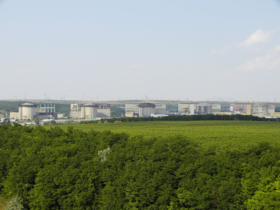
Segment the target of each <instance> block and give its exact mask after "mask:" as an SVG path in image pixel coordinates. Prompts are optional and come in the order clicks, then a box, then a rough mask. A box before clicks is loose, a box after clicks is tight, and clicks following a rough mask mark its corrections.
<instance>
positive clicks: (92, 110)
mask: <svg viewBox="0 0 280 210" xmlns="http://www.w3.org/2000/svg"><path fill="white" fill-rule="evenodd" d="M97 107H98V106H97V105H96V104H84V105H82V107H81V118H85V119H93V118H96V117H97Z"/></svg>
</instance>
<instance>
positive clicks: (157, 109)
mask: <svg viewBox="0 0 280 210" xmlns="http://www.w3.org/2000/svg"><path fill="white" fill-rule="evenodd" d="M143 104H151V103H140V104H139V103H133V104H125V116H126V117H140V107H141V106H144V105H143ZM139 105H140V106H139ZM153 105H154V113H152V114H149V115H148V116H152V115H165V114H166V104H159V103H157V104H153ZM142 108H143V107H142Z"/></svg>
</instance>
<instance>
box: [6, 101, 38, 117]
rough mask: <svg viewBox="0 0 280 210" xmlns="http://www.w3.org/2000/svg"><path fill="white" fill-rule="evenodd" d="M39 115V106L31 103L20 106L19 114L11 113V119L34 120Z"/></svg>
mask: <svg viewBox="0 0 280 210" xmlns="http://www.w3.org/2000/svg"><path fill="white" fill-rule="evenodd" d="M36 115H37V105H36V104H31V103H24V104H20V105H19V107H18V112H10V119H15V120H16V119H17V120H33V119H34V118H35V117H36Z"/></svg>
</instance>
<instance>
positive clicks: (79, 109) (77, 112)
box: [70, 103, 111, 119]
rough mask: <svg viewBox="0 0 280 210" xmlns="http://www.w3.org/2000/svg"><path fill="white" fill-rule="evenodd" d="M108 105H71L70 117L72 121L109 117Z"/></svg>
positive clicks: (109, 109)
mask: <svg viewBox="0 0 280 210" xmlns="http://www.w3.org/2000/svg"><path fill="white" fill-rule="evenodd" d="M110 107H111V106H110V104H107V103H98V104H71V105H70V117H71V118H74V119H94V118H97V117H101V118H105V117H110V116H111V108H110Z"/></svg>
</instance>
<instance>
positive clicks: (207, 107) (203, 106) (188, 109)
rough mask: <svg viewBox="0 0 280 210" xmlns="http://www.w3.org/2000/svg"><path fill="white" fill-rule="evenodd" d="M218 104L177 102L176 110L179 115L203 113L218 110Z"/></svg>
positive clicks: (219, 106)
mask: <svg viewBox="0 0 280 210" xmlns="http://www.w3.org/2000/svg"><path fill="white" fill-rule="evenodd" d="M220 111H221V105H220V104H210V103H185V104H178V112H179V114H181V115H205V114H213V113H214V112H215V113H216V112H220Z"/></svg>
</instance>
